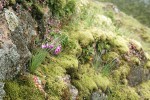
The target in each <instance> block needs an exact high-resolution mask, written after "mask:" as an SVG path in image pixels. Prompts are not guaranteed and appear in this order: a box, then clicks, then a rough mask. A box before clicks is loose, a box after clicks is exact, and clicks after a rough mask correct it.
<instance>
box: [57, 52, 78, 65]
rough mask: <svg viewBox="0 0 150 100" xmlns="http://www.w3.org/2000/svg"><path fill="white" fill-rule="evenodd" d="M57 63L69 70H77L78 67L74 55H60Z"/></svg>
mask: <svg viewBox="0 0 150 100" xmlns="http://www.w3.org/2000/svg"><path fill="white" fill-rule="evenodd" d="M57 62H58V64H59V65H60V66H61V67H64V68H68V67H74V68H77V67H78V60H77V58H76V57H75V56H73V55H66V54H61V55H59V58H58V59H57Z"/></svg>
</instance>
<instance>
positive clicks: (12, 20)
mask: <svg viewBox="0 0 150 100" xmlns="http://www.w3.org/2000/svg"><path fill="white" fill-rule="evenodd" d="M5 18H6V20H7V23H8V26H9V29H10V30H11V31H14V30H15V28H16V27H17V26H18V25H19V19H18V17H17V16H16V15H15V14H14V12H13V11H10V10H8V9H5Z"/></svg>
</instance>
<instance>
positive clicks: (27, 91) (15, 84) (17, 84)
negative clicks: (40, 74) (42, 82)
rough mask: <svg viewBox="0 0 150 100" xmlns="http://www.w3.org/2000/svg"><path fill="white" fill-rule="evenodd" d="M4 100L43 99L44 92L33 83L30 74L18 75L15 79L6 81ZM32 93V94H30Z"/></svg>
mask: <svg viewBox="0 0 150 100" xmlns="http://www.w3.org/2000/svg"><path fill="white" fill-rule="evenodd" d="M4 90H5V91H6V96H5V97H4V100H35V98H36V99H38V100H43V99H44V98H45V97H44V94H43V93H42V92H41V91H39V90H38V89H37V88H36V87H35V85H34V84H33V81H32V78H31V77H30V76H22V77H21V76H20V77H19V78H18V79H17V80H14V81H7V82H6V83H5V87H4ZM31 94H32V95H31Z"/></svg>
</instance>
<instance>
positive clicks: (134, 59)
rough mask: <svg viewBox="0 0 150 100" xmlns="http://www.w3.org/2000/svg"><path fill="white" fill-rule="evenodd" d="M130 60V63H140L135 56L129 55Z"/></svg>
mask: <svg viewBox="0 0 150 100" xmlns="http://www.w3.org/2000/svg"><path fill="white" fill-rule="evenodd" d="M130 61H131V63H132V65H140V63H141V62H140V60H139V58H137V57H135V56H133V57H131V59H130Z"/></svg>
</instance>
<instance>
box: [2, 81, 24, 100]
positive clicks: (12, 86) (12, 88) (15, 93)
mask: <svg viewBox="0 0 150 100" xmlns="http://www.w3.org/2000/svg"><path fill="white" fill-rule="evenodd" d="M4 89H5V91H6V96H5V98H4V100H19V92H20V88H19V85H18V83H16V82H6V83H5V88H4ZM20 100H21V99H20Z"/></svg>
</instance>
